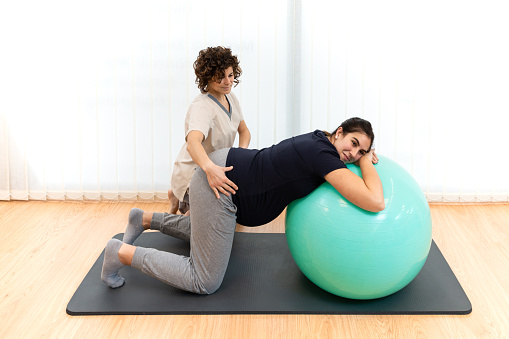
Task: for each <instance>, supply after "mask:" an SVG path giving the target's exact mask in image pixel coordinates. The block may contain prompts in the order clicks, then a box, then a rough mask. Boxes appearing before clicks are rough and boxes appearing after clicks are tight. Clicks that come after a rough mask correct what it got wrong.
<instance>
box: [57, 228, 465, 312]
mask: <svg viewBox="0 0 509 339" xmlns="http://www.w3.org/2000/svg"><path fill="white" fill-rule="evenodd" d="M115 238H117V239H122V234H118V235H116V236H115ZM135 245H139V246H143V247H154V248H157V249H160V250H165V251H171V252H174V253H179V254H184V255H189V244H187V243H185V242H184V241H181V240H178V239H175V238H172V237H169V236H166V235H163V234H161V233H158V232H149V233H144V234H142V235H141V236H140V238H138V239H137V240H136V242H135ZM103 256H104V251H103V253H102V254H101V255H100V256H99V258H98V259H97V261H96V262H95V264H94V265H93V267H92V268H91V270H90V271H89V273H88V274H87V275H86V277H85V279H84V280H83V282H82V283H81V285H80V286H79V287H78V289H77V291H76V292H75V294H74V296H73V297H72V299H71V300H70V301H69V304H68V305H67V313H68V314H70V315H112V314H468V313H470V312H471V311H472V306H471V304H470V301H469V300H468V297H467V296H466V294H465V292H464V291H463V289H462V288H461V285H460V284H459V282H458V280H457V279H456V277H455V276H454V273H453V272H452V271H451V269H450V267H449V265H448V264H447V262H446V261H445V259H444V257H443V256H442V253H441V252H440V250H439V249H438V247H437V246H436V244H435V242H433V243H432V246H431V251H430V254H429V256H428V260H427V261H426V263H425V265H424V267H423V269H422V271H421V272H420V273H419V275H418V276H417V277H416V278H415V279H414V280H413V281H412V282H411V283H410V284H409V285H408V286H407V287H405V288H404V289H402V290H401V291H399V292H397V293H395V294H392V295H390V296H387V297H384V298H380V299H374V300H351V299H345V298H341V297H338V296H336V295H333V294H330V293H328V292H326V291H324V290H322V289H320V288H319V287H317V286H316V285H314V284H313V283H312V282H311V281H310V280H308V279H307V278H306V277H305V276H304V275H303V274H302V273H301V272H300V270H299V268H298V267H297V265H296V264H295V262H294V261H293V258H292V256H291V254H290V251H289V249H288V245H287V243H286V238H285V235H284V234H275V233H263V234H260V233H258V234H257V233H238V232H237V233H236V234H235V239H234V243H233V249H232V255H231V257H230V262H229V265H228V269H227V271H226V275H225V278H224V281H223V284H222V285H221V287H220V288H219V290H217V291H216V293H214V294H211V295H196V294H192V293H189V292H184V291H181V290H179V289H176V288H174V287H171V286H168V285H166V284H164V283H162V282H160V281H159V280H156V279H154V278H151V277H149V276H147V275H144V274H143V273H141V272H140V271H138V270H137V269H134V268H132V267H123V268H122V269H121V270H120V274H121V275H122V276H123V277H124V278H125V280H126V282H125V284H124V286H123V287H121V288H118V289H110V288H109V287H107V286H106V285H105V284H104V283H103V282H102V281H101V279H100V276H101V268H102V262H103Z"/></svg>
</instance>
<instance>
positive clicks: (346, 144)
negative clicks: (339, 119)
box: [331, 127, 371, 164]
mask: <svg viewBox="0 0 509 339" xmlns="http://www.w3.org/2000/svg"><path fill="white" fill-rule="evenodd" d="M331 142H332V144H333V145H334V147H336V150H337V151H338V153H339V157H340V159H341V160H342V161H343V162H344V163H345V164H348V163H353V162H356V161H357V160H359V159H360V158H361V157H362V156H363V155H364V154H366V153H367V152H368V150H369V149H370V146H371V139H370V138H369V137H368V136H367V135H366V134H364V133H361V132H352V133H348V134H343V129H342V128H341V127H340V128H338V130H337V131H336V133H335V134H334V135H331Z"/></svg>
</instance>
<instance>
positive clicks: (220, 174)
mask: <svg viewBox="0 0 509 339" xmlns="http://www.w3.org/2000/svg"><path fill="white" fill-rule="evenodd" d="M232 169H233V166H230V167H221V166H218V165H216V164H212V165H211V166H210V167H208V168H206V169H205V168H204V169H203V170H204V171H205V173H206V174H207V180H208V181H209V185H210V188H212V190H213V191H214V194H215V195H216V197H217V198H218V199H219V197H220V196H219V193H223V194H224V195H226V196H230V193H232V194H235V193H236V190H238V189H239V188H238V187H237V185H235V183H234V182H233V181H231V180H230V179H228V178H227V177H226V174H225V173H226V172H228V171H231V170H232Z"/></svg>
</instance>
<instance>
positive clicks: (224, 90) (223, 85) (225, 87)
mask: <svg viewBox="0 0 509 339" xmlns="http://www.w3.org/2000/svg"><path fill="white" fill-rule="evenodd" d="M234 80H235V75H234V74H233V68H232V67H231V66H230V67H228V68H227V69H225V71H224V74H223V77H222V78H221V79H214V80H212V81H209V85H208V87H207V89H208V92H209V93H210V94H212V95H214V96H217V95H221V94H228V93H230V92H231V90H232V86H233V81H234Z"/></svg>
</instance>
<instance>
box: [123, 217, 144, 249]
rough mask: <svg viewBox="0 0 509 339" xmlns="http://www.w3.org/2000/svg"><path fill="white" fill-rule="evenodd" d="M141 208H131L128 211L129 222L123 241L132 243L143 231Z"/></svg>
mask: <svg viewBox="0 0 509 339" xmlns="http://www.w3.org/2000/svg"><path fill="white" fill-rule="evenodd" d="M143 231H145V229H144V228H143V210H140V209H139V208H133V209H132V210H131V212H129V222H128V224H127V227H126V229H125V233H124V239H123V240H124V242H125V243H126V244H129V245H132V244H133V243H134V241H135V240H136V239H137V238H138V237H139V236H140V234H142V233H143Z"/></svg>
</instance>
